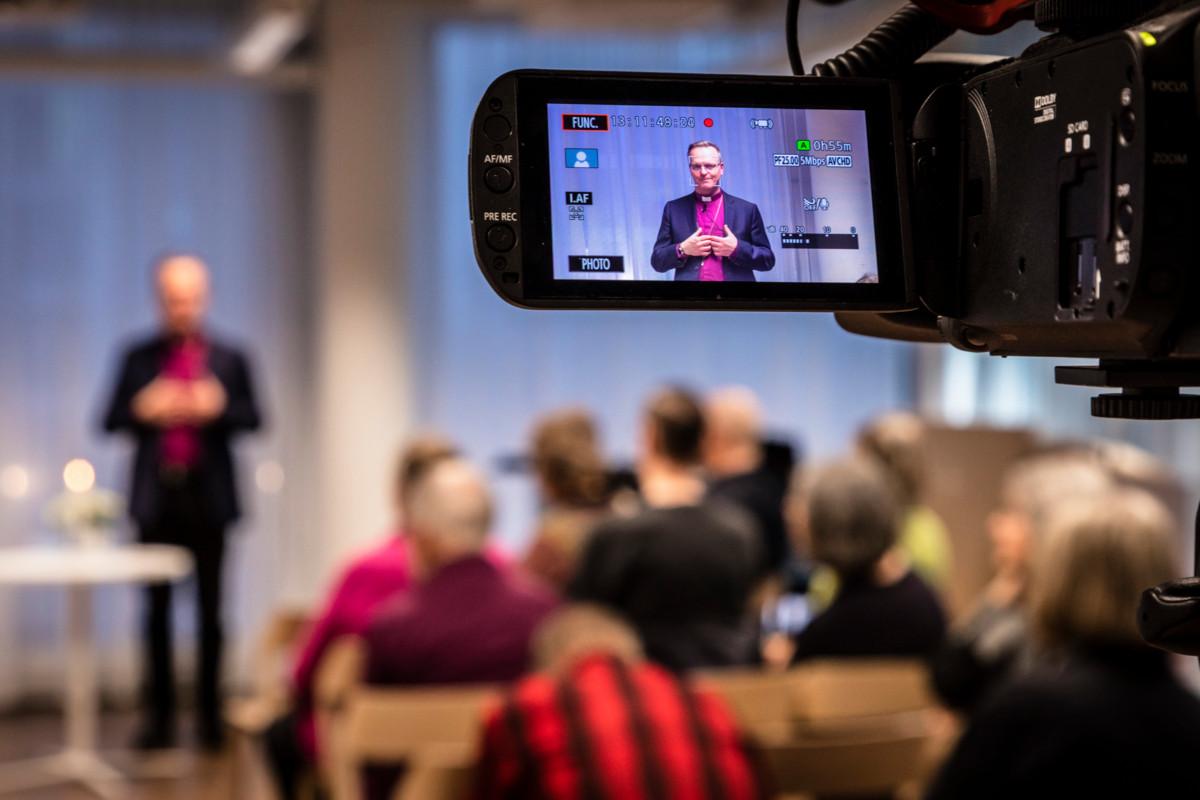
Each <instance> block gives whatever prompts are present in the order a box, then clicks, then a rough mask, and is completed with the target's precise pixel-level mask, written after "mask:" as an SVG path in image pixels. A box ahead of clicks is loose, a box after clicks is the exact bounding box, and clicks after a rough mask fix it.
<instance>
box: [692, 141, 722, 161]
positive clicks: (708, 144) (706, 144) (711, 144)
mask: <svg viewBox="0 0 1200 800" xmlns="http://www.w3.org/2000/svg"><path fill="white" fill-rule="evenodd" d="M697 147H711V148H712V149H713V150H716V151H717V158H719V159H720V160H721V163H722V164H724V163H725V157H724V156H723V155H721V148H719V147H717V144H716V142H710V141H709V140H708V139H701V140H700V141H698V142H692V143H691V144H689V145H688V153H687V154H688V158H691V157H692V151H693V150H695V149H696V148H697Z"/></svg>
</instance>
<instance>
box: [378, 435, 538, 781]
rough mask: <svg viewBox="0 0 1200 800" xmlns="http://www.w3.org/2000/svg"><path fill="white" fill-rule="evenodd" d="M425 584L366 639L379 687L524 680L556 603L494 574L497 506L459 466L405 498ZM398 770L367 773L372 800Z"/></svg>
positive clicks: (435, 469) (446, 468)
mask: <svg viewBox="0 0 1200 800" xmlns="http://www.w3.org/2000/svg"><path fill="white" fill-rule="evenodd" d="M406 524H407V532H408V536H409V538H410V540H411V542H412V546H413V552H414V555H415V558H416V561H417V564H416V568H417V573H418V576H419V581H420V583H419V584H418V585H417V586H416V587H414V588H413V589H412V591H410V592H408V593H407V594H405V595H403V596H400V597H397V598H396V599H395V600H393V601H392V602H391V603H390V604H389V605H387V606H385V607H384V608H382V609H381V610H380V611H379V612H378V614H377V615H376V617H375V619H374V620H373V621H372V623H371V625H370V627H369V628H368V630H367V633H366V637H365V638H366V645H367V667H366V677H367V681H368V682H369V683H372V684H386V685H395V684H408V685H411V684H435V683H436V684H448V683H496V682H507V681H512V680H515V679H517V678H518V677H520V676H521V675H522V674H523V673H524V672H525V670H526V669H527V668H528V666H529V663H530V641H531V639H532V636H533V632H534V630H535V629H536V628H537V626H538V624H539V623H540V622H541V621H542V619H543V618H544V617H545V616H546V615H547V614H548V613H550V611H551V610H553V608H554V606H555V600H554V598H553V597H552V596H551V595H550V594H549V593H547V592H544V591H542V590H541V589H539V588H538V587H536V586H534V585H532V584H527V583H525V582H524V581H522V580H521V579H520V578H519V577H518V576H517V575H515V574H510V573H509V572H507V571H505V570H503V569H501V568H499V567H497V566H495V564H493V563H492V562H491V561H490V560H489V559H488V558H486V557H485V554H484V549H485V547H486V544H487V540H488V531H489V529H490V527H491V524H492V498H491V492H490V491H489V490H488V486H487V482H486V480H485V479H484V477H483V475H482V474H481V473H480V472H479V471H478V470H477V469H476V468H475V467H473V466H472V465H470V464H469V463H467V462H466V461H463V460H461V459H458V458H448V459H442V460H440V461H438V462H437V463H435V464H433V465H432V466H431V467H430V468H429V469H428V470H427V471H426V472H425V473H424V474H423V475H422V476H421V477H419V478H418V479H417V480H416V482H415V484H414V485H413V486H412V488H411V490H410V492H409V494H408V497H407V517H406ZM398 774H399V773H398V771H397V770H396V769H394V768H388V769H384V768H379V769H374V768H372V769H368V770H367V774H366V784H367V793H366V794H367V797H368V800H372V799H373V798H381V799H382V798H386V797H390V796H391V795H390V790H391V788H392V786H393V785H394V783H395V781H396V778H397V776H398Z"/></svg>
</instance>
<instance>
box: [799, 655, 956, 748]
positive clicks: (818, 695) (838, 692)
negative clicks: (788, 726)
mask: <svg viewBox="0 0 1200 800" xmlns="http://www.w3.org/2000/svg"><path fill="white" fill-rule="evenodd" d="M789 675H790V677H791V678H792V682H791V697H790V707H791V713H792V715H793V718H794V720H795V722H796V727H797V732H798V733H800V734H802V735H804V734H811V733H819V732H821V731H822V730H828V731H830V732H833V733H842V732H845V731H846V730H866V731H871V730H875V731H878V730H889V731H894V730H895V729H896V727H897V725H898V724H899V723H900V722H901V721H905V722H909V721H912V720H913V719H914V718H920V716H921V715H923V714H925V713H926V712H928V711H929V710H930V709H932V708H934V707H935V706H936V705H937V703H936V701H935V699H934V697H933V693H932V691H931V689H930V685H929V670H928V667H927V666H926V665H925V664H924V663H922V662H920V661H916V660H908V659H837V660H834V659H831V660H821V661H812V662H809V663H806V664H803V665H801V666H799V667H797V668H795V669H793V670H791V671H790V672H789Z"/></svg>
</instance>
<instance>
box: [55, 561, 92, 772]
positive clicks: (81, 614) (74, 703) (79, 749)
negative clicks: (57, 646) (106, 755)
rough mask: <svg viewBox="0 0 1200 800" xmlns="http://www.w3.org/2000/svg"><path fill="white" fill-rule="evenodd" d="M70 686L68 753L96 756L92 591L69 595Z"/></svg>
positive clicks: (85, 588) (66, 706) (80, 588)
mask: <svg viewBox="0 0 1200 800" xmlns="http://www.w3.org/2000/svg"><path fill="white" fill-rule="evenodd" d="M67 606H68V607H67V665H66V672H67V685H66V697H65V702H64V712H65V713H64V715H63V716H64V720H63V722H64V725H65V728H66V730H65V731H64V732H63V733H64V734H65V739H66V744H67V752H68V753H95V752H96V725H97V717H98V714H97V703H96V663H95V661H96V655H95V647H94V643H93V640H92V589H91V587H90V586H86V585H75V586H72V587H70V589H68V591H67Z"/></svg>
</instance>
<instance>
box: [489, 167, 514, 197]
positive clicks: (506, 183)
mask: <svg viewBox="0 0 1200 800" xmlns="http://www.w3.org/2000/svg"><path fill="white" fill-rule="evenodd" d="M483 183H484V185H485V186H487V188H489V189H491V190H492V191H493V192H496V193H500V192H507V191H508V190H509V189H511V188H512V185H513V174H512V170H511V169H509V168H508V167H492V168H490V169H489V170H488V171H487V172H485V173H483Z"/></svg>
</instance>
